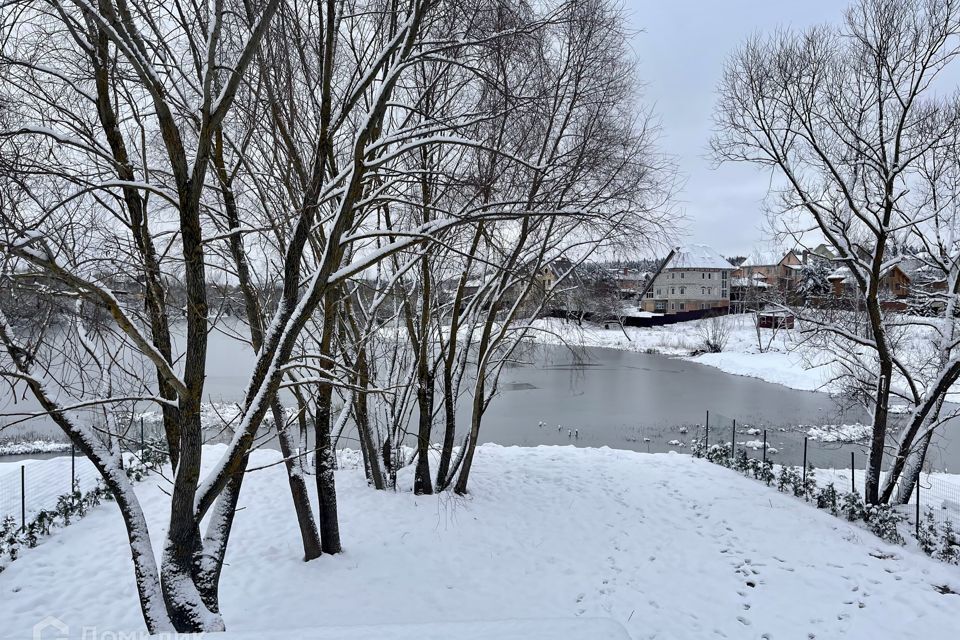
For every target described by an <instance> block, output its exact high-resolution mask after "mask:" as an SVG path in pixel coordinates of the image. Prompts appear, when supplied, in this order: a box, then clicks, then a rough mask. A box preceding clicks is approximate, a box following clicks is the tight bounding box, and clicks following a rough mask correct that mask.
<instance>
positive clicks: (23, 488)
mask: <svg viewBox="0 0 960 640" xmlns="http://www.w3.org/2000/svg"><path fill="white" fill-rule="evenodd" d="M26 530H27V465H25V464H22V465H20V531H26Z"/></svg>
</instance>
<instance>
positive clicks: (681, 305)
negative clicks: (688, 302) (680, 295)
mask: <svg viewBox="0 0 960 640" xmlns="http://www.w3.org/2000/svg"><path fill="white" fill-rule="evenodd" d="M680 311H683V303H682V302H681V303H680Z"/></svg>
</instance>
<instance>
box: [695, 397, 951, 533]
mask: <svg viewBox="0 0 960 640" xmlns="http://www.w3.org/2000/svg"><path fill="white" fill-rule="evenodd" d="M696 437H697V439H698V440H700V441H701V442H703V443H704V444H705V445H706V446H707V447H709V446H710V445H723V446H730V447H731V452H730V455H731V457H733V456H736V455H742V454H740V453H738V452H741V451H742V452H745V453H746V456H747V457H748V458H755V459H757V460H767V461H769V462H771V463H772V464H774V465H775V467H776V468H779V467H781V466H784V465H786V466H795V467H802V468H804V469H807V468H809V467H813V468H814V469H815V470H816V472H815V475H816V481H817V485H818V486H820V487H825V486H826V485H827V484H829V483H833V485H834V487H835V488H836V489H837V491H840V492H846V491H855V492H857V493H859V494H860V495H861V496H862V495H863V494H864V484H865V481H866V467H867V462H868V456H867V453H866V448H865V447H864V446H862V445H858V444H854V443H850V442H832V443H823V442H817V441H814V440H811V439H810V438H809V437H807V436H806V435H803V434H802V433H798V432H795V431H793V432H792V431H788V430H786V429H780V428H771V427H766V428H759V427H754V426H751V425H749V424H747V423H744V422H739V421H738V420H737V419H736V418H732V417H730V416H726V415H724V414H722V413H719V412H714V411H708V412H707V415H706V422H705V424H704V425H702V426H700V427H698V428H697V434H696ZM881 483H882V478H881ZM899 510H901V511H902V512H903V513H904V514H905V515H906V516H907V518H908V519H909V521H910V523H911V525H913V526H914V527H916V526H918V523H920V522H922V520H923V519H925V518H926V513H927V512H928V510H929V512H930V513H931V514H932V515H933V519H934V522H935V523H936V524H937V525H938V526H940V525H943V524H944V523H946V522H947V521H949V522H950V523H951V524H952V525H953V527H954V528H955V529H960V476H957V475H955V474H947V473H940V472H936V471H930V470H925V471H923V472H921V474H920V480H919V482H918V483H917V485H916V487H915V488H914V490H913V492H912V493H911V495H910V500H909V503H908V504H907V505H903V506H902V507H900V509H899Z"/></svg>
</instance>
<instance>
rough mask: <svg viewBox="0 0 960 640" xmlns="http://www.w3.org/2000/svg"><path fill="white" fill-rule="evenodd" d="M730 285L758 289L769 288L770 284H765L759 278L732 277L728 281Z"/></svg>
mask: <svg viewBox="0 0 960 640" xmlns="http://www.w3.org/2000/svg"><path fill="white" fill-rule="evenodd" d="M730 285H731V286H734V287H757V288H758V289H769V288H770V286H771V285H769V284H767V283H766V282H764V281H763V280H761V279H759V278H754V279H753V280H751V279H750V278H734V279H733V280H731V281H730Z"/></svg>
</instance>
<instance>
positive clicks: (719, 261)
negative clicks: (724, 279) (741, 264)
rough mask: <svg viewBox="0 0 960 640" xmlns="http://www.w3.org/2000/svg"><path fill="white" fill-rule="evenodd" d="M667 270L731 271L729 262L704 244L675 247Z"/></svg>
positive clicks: (731, 266) (731, 267)
mask: <svg viewBox="0 0 960 640" xmlns="http://www.w3.org/2000/svg"><path fill="white" fill-rule="evenodd" d="M667 268H668V269H730V270H732V269H733V265H732V264H730V261H729V260H727V259H726V258H724V257H723V256H722V255H720V254H719V253H718V252H717V250H716V249H714V248H713V247H711V246H708V245H705V244H688V245H686V246H683V247H677V249H676V253H675V254H674V256H673V259H672V260H670V263H669V264H668V265H667Z"/></svg>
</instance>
